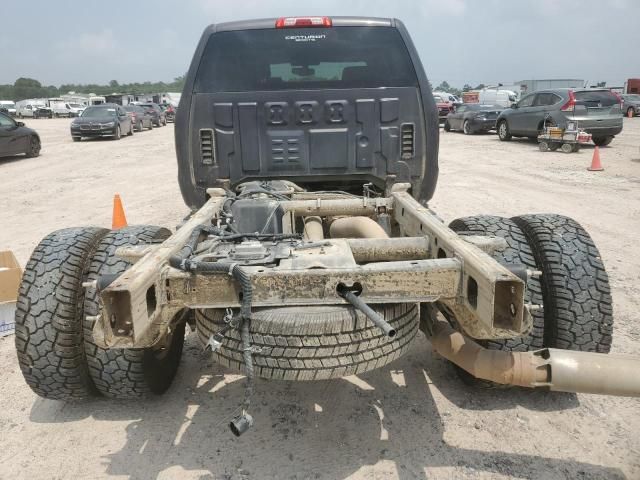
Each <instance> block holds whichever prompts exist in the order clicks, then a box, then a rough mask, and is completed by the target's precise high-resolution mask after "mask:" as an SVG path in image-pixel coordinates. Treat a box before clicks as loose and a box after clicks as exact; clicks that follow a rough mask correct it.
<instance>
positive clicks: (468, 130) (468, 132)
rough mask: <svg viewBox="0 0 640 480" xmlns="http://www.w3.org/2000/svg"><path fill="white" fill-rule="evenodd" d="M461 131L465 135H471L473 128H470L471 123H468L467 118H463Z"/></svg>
mask: <svg viewBox="0 0 640 480" xmlns="http://www.w3.org/2000/svg"><path fill="white" fill-rule="evenodd" d="M462 132H463V133H464V134H465V135H471V134H472V133H473V130H471V124H470V123H469V120H465V121H464V122H463V123H462Z"/></svg>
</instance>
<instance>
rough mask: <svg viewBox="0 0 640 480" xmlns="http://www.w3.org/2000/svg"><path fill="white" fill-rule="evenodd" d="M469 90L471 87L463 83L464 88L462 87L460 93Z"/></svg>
mask: <svg viewBox="0 0 640 480" xmlns="http://www.w3.org/2000/svg"><path fill="white" fill-rule="evenodd" d="M471 90H473V87H472V86H471V85H469V84H468V83H465V84H464V87H462V91H463V92H469V91H471Z"/></svg>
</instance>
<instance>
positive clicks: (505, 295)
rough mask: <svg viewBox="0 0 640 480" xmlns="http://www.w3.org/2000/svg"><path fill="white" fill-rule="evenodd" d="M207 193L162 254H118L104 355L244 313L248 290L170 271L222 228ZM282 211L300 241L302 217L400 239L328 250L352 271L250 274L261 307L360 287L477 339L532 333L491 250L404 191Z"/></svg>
mask: <svg viewBox="0 0 640 480" xmlns="http://www.w3.org/2000/svg"><path fill="white" fill-rule="evenodd" d="M207 193H208V194H209V197H210V198H209V200H208V201H207V202H206V203H205V205H204V206H203V207H202V208H201V209H200V210H198V211H197V212H195V213H194V214H193V215H192V216H191V217H190V218H189V219H188V220H187V221H186V222H185V223H184V225H182V227H180V228H179V229H178V230H177V231H176V233H175V234H174V235H172V236H171V237H169V238H168V239H167V240H166V241H165V242H163V243H162V244H159V245H150V246H148V245H147V246H143V247H134V248H125V249H119V251H118V252H117V254H118V255H120V256H122V257H123V258H127V259H128V260H130V261H134V262H135V263H134V265H133V266H132V267H130V268H129V269H128V270H127V271H126V272H124V273H123V274H122V275H121V276H120V277H118V278H117V279H116V280H115V281H114V282H112V283H111V284H110V285H109V286H108V287H107V288H105V289H104V290H103V291H102V292H101V293H100V298H101V304H102V309H101V313H100V315H99V317H98V321H96V323H95V325H96V326H95V327H94V336H95V338H96V341H97V342H98V343H99V344H100V345H101V346H103V347H107V348H125V347H126V348H131V347H133V348H145V347H150V346H153V345H156V344H159V343H161V342H162V341H163V340H164V339H165V338H166V337H167V333H168V332H169V331H170V329H171V327H172V325H171V322H172V320H173V319H174V318H176V317H177V316H178V314H179V313H180V312H183V311H184V309H194V308H226V307H230V308H234V307H237V306H238V305H239V303H240V300H239V294H240V288H239V285H237V284H236V282H235V281H234V280H233V279H232V277H231V276H229V275H203V274H193V273H186V272H183V271H180V270H176V269H174V268H172V267H170V266H169V264H168V260H169V258H170V257H171V256H172V255H175V254H176V253H177V252H178V251H179V250H180V249H181V248H182V247H183V246H184V244H185V243H186V242H187V239H188V238H189V237H190V235H191V233H192V232H193V230H194V229H195V228H197V227H199V226H200V225H203V224H205V225H216V224H217V223H218V221H219V220H220V218H221V211H222V206H223V204H224V202H225V200H226V198H227V197H225V192H224V191H223V190H221V189H209V190H208V192H207ZM307 195H309V194H308V193H307ZM281 206H282V208H283V209H284V211H285V215H284V220H283V230H284V233H292V232H293V225H295V224H296V217H302V218H305V217H311V216H314V217H337V216H365V217H371V218H375V217H376V215H378V214H390V215H391V217H392V219H393V220H392V226H393V228H394V230H395V232H396V235H395V238H389V239H357V240H355V239H326V240H322V241H323V242H329V243H334V244H339V242H344V243H343V244H342V245H343V248H347V252H348V251H349V249H350V250H351V255H352V258H353V261H352V263H351V264H349V265H345V266H329V268H313V269H295V268H283V267H282V266H279V267H276V268H269V267H262V266H256V267H250V266H247V267H243V268H245V269H246V270H247V271H248V272H249V273H250V275H251V283H252V287H253V300H252V305H254V306H256V307H264V306H275V305H277V306H282V305H319V304H342V303H345V300H344V299H343V298H342V297H341V296H340V295H339V294H338V292H337V286H338V284H344V285H347V286H349V287H350V286H353V285H356V284H357V285H358V288H359V289H361V298H362V299H363V300H364V301H366V302H368V303H417V302H437V303H438V305H440V307H441V308H442V309H445V310H446V311H447V312H449V313H451V314H452V315H453V317H454V318H455V320H456V321H457V322H458V323H459V325H460V327H461V328H462V330H463V331H464V332H465V333H466V334H467V335H469V336H470V337H473V338H509V337H515V336H521V335H522V334H524V333H526V332H527V331H528V329H529V328H530V316H529V315H528V311H527V308H526V306H525V304H524V282H523V281H522V280H520V279H519V278H518V277H516V276H515V275H514V274H512V273H511V272H510V271H509V270H507V269H506V268H505V267H504V266H502V265H500V264H499V263H498V262H496V261H495V260H494V259H493V258H492V257H491V256H489V255H488V254H487V253H486V251H490V250H491V248H492V247H491V242H489V243H487V242H486V241H485V242H484V243H483V242H478V241H477V239H475V240H474V239H473V238H465V237H461V236H458V235H457V234H456V233H455V232H453V231H452V230H450V229H449V228H447V227H446V226H445V225H444V224H443V223H442V222H441V221H440V220H439V219H438V218H437V217H436V216H435V215H434V214H433V213H432V212H431V211H430V210H429V209H427V208H425V207H423V206H422V205H420V204H419V203H418V202H416V201H415V200H414V199H413V198H412V197H411V196H410V194H409V193H407V192H406V191H402V189H401V188H399V189H396V190H395V191H391V192H390V195H389V196H388V197H384V198H368V197H361V198H346V199H344V198H342V199H341V198H335V197H331V198H323V196H322V194H318V195H317V197H316V198H313V199H308V198H306V199H304V200H300V199H295V196H294V199H293V200H291V201H283V202H282V203H281ZM398 232H399V234H400V236H398V235H397V233H398ZM403 237H411V238H403ZM474 243H478V246H476V245H475V244H474ZM498 243H499V242H498ZM345 244H346V245H347V247H344V245H345ZM483 250H484V251H483ZM356 262H371V263H365V264H364V265H360V264H358V263H356Z"/></svg>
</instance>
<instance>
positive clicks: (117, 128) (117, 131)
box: [113, 125, 122, 140]
mask: <svg viewBox="0 0 640 480" xmlns="http://www.w3.org/2000/svg"><path fill="white" fill-rule="evenodd" d="M121 136H122V135H121V133H120V125H118V126H116V133H115V135H114V136H113V139H114V140H120V137H121Z"/></svg>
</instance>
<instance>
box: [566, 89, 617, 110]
mask: <svg viewBox="0 0 640 480" xmlns="http://www.w3.org/2000/svg"><path fill="white" fill-rule="evenodd" d="M575 97H576V104H577V105H585V106H587V107H611V106H613V105H615V104H616V103H618V102H619V100H618V97H617V96H616V95H615V94H614V93H612V92H610V91H609V90H591V91H584V92H575Z"/></svg>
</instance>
